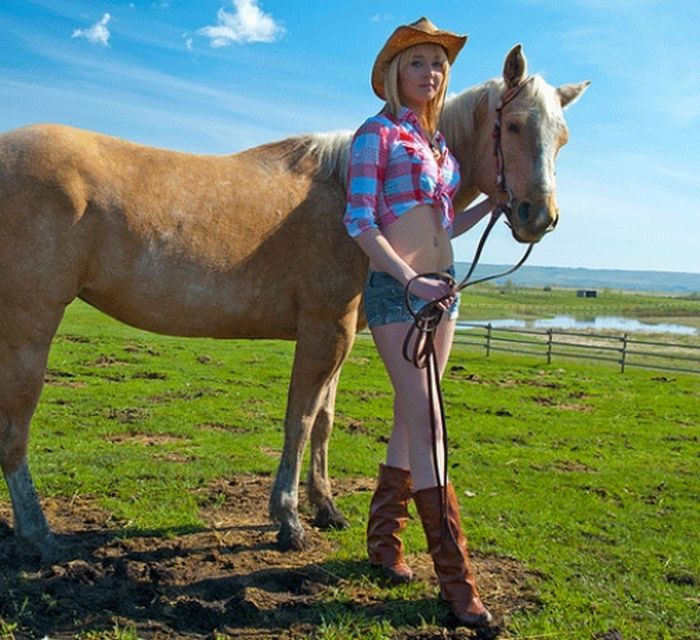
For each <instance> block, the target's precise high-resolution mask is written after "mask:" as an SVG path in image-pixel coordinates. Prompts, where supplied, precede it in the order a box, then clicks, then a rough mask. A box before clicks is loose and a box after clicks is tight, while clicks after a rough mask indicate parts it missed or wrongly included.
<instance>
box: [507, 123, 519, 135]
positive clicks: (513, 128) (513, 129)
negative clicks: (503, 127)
mask: <svg viewBox="0 0 700 640" xmlns="http://www.w3.org/2000/svg"><path fill="white" fill-rule="evenodd" d="M508 131H510V133H520V127H519V126H518V125H517V124H515V122H509V123H508Z"/></svg>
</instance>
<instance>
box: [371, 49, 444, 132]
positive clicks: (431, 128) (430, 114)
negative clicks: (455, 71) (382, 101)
mask: <svg viewBox="0 0 700 640" xmlns="http://www.w3.org/2000/svg"><path fill="white" fill-rule="evenodd" d="M418 46H420V45H414V46H412V47H409V48H408V49H404V50H403V51H400V52H399V53H397V54H396V55H395V56H394V57H393V58H392V59H391V61H390V62H389V64H388V65H387V68H386V76H385V79H384V94H385V95H386V103H387V106H388V107H389V111H391V113H393V114H394V115H395V116H397V115H398V114H399V111H400V110H401V108H402V107H403V106H404V105H403V103H402V102H401V90H400V88H399V73H400V71H401V70H402V69H403V68H404V67H405V66H406V65H407V64H408V63H409V61H410V57H411V52H412V51H413V49H415V48H416V47H418ZM433 46H434V47H435V48H437V49H439V50H440V52H441V53H442V54H443V55H444V60H443V62H442V83H441V85H440V87H438V92H437V95H436V96H435V97H434V98H433V99H432V100H431V101H430V102H429V103H428V104H427V105H426V108H425V112H424V114H423V117H422V119H421V126H422V127H423V129H425V131H426V133H428V134H429V135H431V136H432V135H435V132H436V131H437V125H438V120H439V119H440V114H441V113H442V106H443V104H444V103H445V95H446V94H447V85H448V83H449V79H450V63H449V62H448V60H447V53H446V52H445V50H444V49H443V48H442V47H441V46H440V45H439V44H435V45H433Z"/></svg>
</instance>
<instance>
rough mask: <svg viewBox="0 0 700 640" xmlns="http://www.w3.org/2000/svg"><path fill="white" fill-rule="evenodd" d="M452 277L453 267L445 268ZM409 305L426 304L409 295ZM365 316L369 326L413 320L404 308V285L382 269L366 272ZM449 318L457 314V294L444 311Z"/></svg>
mask: <svg viewBox="0 0 700 640" xmlns="http://www.w3.org/2000/svg"><path fill="white" fill-rule="evenodd" d="M445 271H446V272H447V273H449V274H450V275H451V276H452V277H453V278H454V277H455V270H454V267H448V268H447V269H445ZM410 299H411V306H412V307H413V310H414V311H418V310H419V309H421V308H422V307H423V306H425V305H426V304H427V302H426V301H425V300H423V299H422V298H419V297H418V296H414V295H413V294H411V295H410ZM364 305H365V317H366V318H367V324H368V325H369V328H370V329H371V328H372V327H379V326H381V325H383V324H392V323H393V322H413V316H412V315H411V312H410V311H409V310H408V309H407V308H406V300H405V294H404V286H403V285H402V284H401V283H400V282H399V281H398V280H395V279H394V278H393V277H392V276H390V275H389V274H388V273H386V272H384V271H371V270H370V272H369V273H368V274H367V280H366V282H365V289H364ZM446 313H447V314H448V315H449V318H450V320H456V319H457V317H458V316H459V294H457V296H456V297H455V301H454V302H453V303H452V304H451V305H450V307H449V309H448V310H447V311H446Z"/></svg>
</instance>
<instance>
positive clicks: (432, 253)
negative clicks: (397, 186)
mask: <svg viewBox="0 0 700 640" xmlns="http://www.w3.org/2000/svg"><path fill="white" fill-rule="evenodd" d="M440 218H441V214H440V212H439V211H438V210H437V209H435V208H434V207H433V206H431V205H429V204H421V205H418V206H417V207H414V208H413V209H411V210H410V211H409V212H407V213H405V214H404V215H402V216H401V217H400V218H399V219H398V220H395V221H394V222H392V223H391V224H390V225H387V226H386V227H383V228H382V234H383V235H384V237H385V238H386V239H387V241H388V242H389V244H390V245H391V246H392V247H393V249H394V251H396V253H398V254H399V256H401V258H403V260H404V261H405V262H406V263H407V264H408V265H410V266H411V267H412V268H413V269H414V270H415V271H416V273H428V272H431V271H444V270H445V269H446V268H447V267H449V266H450V265H451V264H452V262H453V256H452V244H451V242H450V235H449V234H448V233H447V230H446V229H444V228H443V226H442V224H441V222H440ZM370 269H373V270H374V271H380V270H381V269H379V268H378V267H377V266H376V265H374V264H372V263H370Z"/></svg>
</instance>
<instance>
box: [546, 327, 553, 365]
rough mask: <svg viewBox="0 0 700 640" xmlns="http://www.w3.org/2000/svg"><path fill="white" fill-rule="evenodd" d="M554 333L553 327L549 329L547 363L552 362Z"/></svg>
mask: <svg viewBox="0 0 700 640" xmlns="http://www.w3.org/2000/svg"><path fill="white" fill-rule="evenodd" d="M552 333H554V332H553V331H552V330H551V329H547V364H552Z"/></svg>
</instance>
